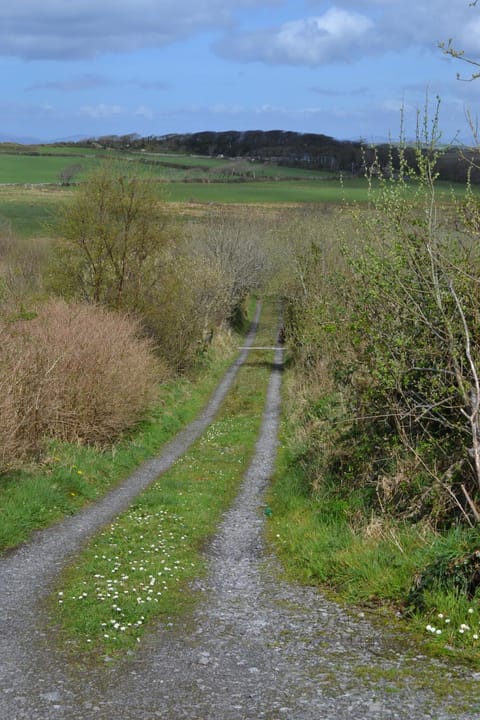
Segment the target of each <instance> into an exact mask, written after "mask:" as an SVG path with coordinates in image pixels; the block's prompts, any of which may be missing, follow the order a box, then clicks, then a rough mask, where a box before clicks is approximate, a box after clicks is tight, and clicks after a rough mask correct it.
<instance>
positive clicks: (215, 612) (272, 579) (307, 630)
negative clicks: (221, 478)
mask: <svg viewBox="0 0 480 720" xmlns="http://www.w3.org/2000/svg"><path fill="white" fill-rule="evenodd" d="M251 340H252V336H251V337H250V342H251ZM242 359H244V358H242V357H241V358H240V360H239V362H241V361H242ZM232 372H234V370H233V371H232ZM280 382H281V352H280V351H278V352H277V353H276V357H275V364H274V366H273V368H272V375H271V379H270V384H269V389H268V397H267V401H266V407H265V415H264V419H263V425H262V430H261V433H260V436H259V439H258V442H257V446H256V453H255V456H254V459H253V461H252V464H251V466H250V469H249V471H248V472H247V474H246V476H245V480H244V484H243V486H242V490H241V492H240V494H239V496H238V498H237V500H236V502H235V504H234V506H233V507H232V509H231V510H230V511H229V512H228V513H226V515H225V516H224V521H223V523H222V525H221V527H220V529H219V532H218V534H217V536H216V538H215V539H214V541H213V542H212V544H211V546H210V548H209V549H208V551H207V552H208V558H209V562H210V566H209V567H210V570H209V573H208V576H207V577H206V579H205V580H202V581H201V582H197V584H196V586H195V589H196V591H197V592H198V593H199V594H200V596H201V598H200V601H199V603H198V604H197V608H196V610H195V611H194V612H193V613H192V615H191V616H189V617H187V618H186V619H185V620H184V621H182V623H181V624H176V625H171V626H158V627H157V628H155V629H154V630H153V631H152V632H151V633H150V635H149V636H147V638H146V639H144V641H143V643H142V645H141V647H140V648H139V650H138V652H137V653H135V654H132V655H130V656H129V657H127V658H126V659H125V660H124V661H122V662H121V663H108V662H106V663H105V664H104V666H102V667H96V668H90V669H89V668H85V667H84V666H82V664H81V663H80V662H79V663H78V665H76V664H75V663H74V662H73V663H72V660H71V659H70V660H67V658H66V657H62V656H61V654H59V653H58V652H57V651H56V650H55V649H53V648H52V647H50V643H49V636H48V631H47V630H46V628H45V627H42V623H41V621H42V613H41V610H40V609H39V603H41V598H42V596H43V595H44V594H45V593H46V592H47V591H48V587H49V583H50V582H51V579H52V578H53V577H54V576H55V573H56V571H57V570H58V568H60V567H61V566H62V564H63V563H64V562H65V557H66V556H67V555H68V554H71V553H72V552H73V551H74V550H75V549H76V548H78V546H79V544H80V543H81V542H82V540H83V539H84V538H85V537H87V535H88V534H90V533H91V532H92V530H93V529H95V527H97V526H98V525H101V524H103V523H104V522H106V521H107V520H108V519H109V516H108V511H109V509H110V508H111V502H112V496H110V498H109V500H108V501H106V503H103V504H102V503H100V504H99V505H98V506H96V508H97V507H100V508H102V507H103V510H100V511H98V510H95V512H99V515H98V516H97V515H94V520H93V521H92V520H91V519H90V515H89V513H91V512H92V509H91V510H89V511H88V512H86V513H84V514H83V515H82V516H79V517H78V518H74V519H72V520H71V521H69V522H68V523H64V524H63V525H62V526H57V527H56V528H55V529H52V530H51V531H47V532H45V533H42V534H41V535H39V537H38V538H37V539H36V540H34V541H33V542H32V543H30V544H29V545H27V546H25V547H23V548H21V549H20V550H19V551H17V552H16V553H14V554H12V555H10V556H9V557H7V558H6V559H4V560H3V561H2V563H0V587H1V598H2V599H1V607H0V622H1V624H2V628H1V636H0V719H1V720H7V719H8V720H55V719H57V718H58V719H59V720H154V719H155V718H165V720H183V719H184V720H259V719H260V718H265V719H266V720H282V719H285V720H320V719H328V720H347V718H348V719H349V720H350V719H351V720H353V719H358V720H362V719H363V718H368V719H370V718H378V719H381V720H387V719H390V718H392V719H393V718H399V719H400V718H401V719H405V720H407V718H408V720H421V719H422V720H423V719H424V718H435V719H436V720H446V719H447V718H448V719H450V718H459V719H464V720H466V719H467V718H468V719H473V718H478V717H480V674H479V675H476V674H475V673H472V672H469V671H467V670H465V671H463V673H462V671H458V672H457V671H454V670H452V669H451V668H449V667H448V666H447V665H445V664H443V663H441V662H440V661H435V660H431V659H427V658H426V657H424V656H422V655H421V653H420V651H419V650H418V649H417V650H416V649H415V647H414V646H413V645H409V644H408V643H407V642H406V641H404V640H402V638H401V637H400V636H399V634H398V630H397V631H395V630H389V629H388V628H382V629H381V630H379V626H378V625H372V624H371V623H370V622H369V621H368V620H367V619H366V618H364V617H360V614H358V613H357V614H348V613H346V612H345V611H344V610H342V609H341V608H340V607H339V606H338V605H336V604H334V603H332V602H330V601H328V600H326V599H325V598H323V597H322V596H321V595H320V594H319V593H318V592H317V591H316V590H315V589H314V588H301V587H297V586H295V585H292V584H290V583H287V582H284V581H283V580H281V579H280V578H279V574H278V567H277V563H276V560H275V558H273V557H271V556H270V555H269V553H268V551H267V549H266V548H265V546H264V543H263V523H264V522H265V517H264V515H263V512H262V508H263V504H264V499H263V495H264V491H265V489H266V486H267V483H268V480H269V477H270V475H271V471H272V465H273V461H274V457H275V451H276V442H277V441H276V437H277V426H278V418H279V402H280V401H279V398H280ZM227 384H228V383H227ZM225 392H226V391H225ZM220 402H221V400H220ZM208 412H213V414H215V412H216V411H215V410H213V409H212V407H210V409H209V410H208V411H207V415H208ZM204 419H205V418H204ZM208 422H209V420H208V419H207V420H206V423H207V424H208ZM196 431H198V433H200V432H201V431H202V430H200V429H198V428H197V430H196ZM196 431H195V432H196ZM176 442H178V440H177V441H176ZM190 442H191V440H190ZM175 447H176V450H175V449H167V455H169V454H170V453H171V454H172V456H173V455H175V454H176V452H179V454H181V452H184V450H180V451H179V449H178V446H176V445H175V442H174V443H173V444H172V448H175ZM162 457H163V455H162ZM158 462H159V461H157V463H158ZM163 469H165V468H163V467H161V468H160V469H159V467H158V465H156V466H155V465H154V466H152V467H150V469H148V468H147V469H145V468H144V469H143V470H141V471H139V473H137V475H140V478H138V479H137V480H135V481H134V483H133V485H134V487H135V492H138V491H139V490H140V489H141V487H142V486H143V485H144V484H148V481H146V480H145V478H143V480H142V474H143V473H149V472H155V473H156V474H158V473H159V472H162V471H163ZM135 477H136V476H134V478H135ZM125 492H126V491H125ZM135 492H134V490H133V489H132V488H130V489H129V491H128V493H127V492H126V495H125V496H121V498H120V499H119V500H118V505H115V507H114V508H113V509H112V514H116V513H118V512H119V510H120V509H122V508H123V507H124V506H125V504H128V501H129V499H130V498H131V496H133V494H135ZM130 493H131V495H130ZM127 496H128V497H127ZM91 522H93V526H92V525H91V524H90V523H91ZM46 558H48V560H47V559H46ZM40 607H41V605H40ZM462 674H464V675H465V676H466V677H469V678H471V680H472V685H471V697H462V696H458V695H456V687H455V678H456V677H458V676H461V675H462ZM431 687H437V688H438V687H440V688H441V689H442V690H443V691H444V696H443V699H442V700H439V699H436V696H435V694H433V693H432V691H431V689H430V688H431Z"/></svg>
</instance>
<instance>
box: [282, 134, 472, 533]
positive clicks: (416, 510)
mask: <svg viewBox="0 0 480 720" xmlns="http://www.w3.org/2000/svg"><path fill="white" fill-rule="evenodd" d="M429 132H431V135H429V134H428V133H429ZM436 142H437V126H436V124H435V122H434V123H433V124H432V128H431V130H430V128H425V129H424V130H423V134H422V135H421V141H419V144H418V149H417V157H416V163H415V167H414V168H412V167H411V166H410V165H408V164H407V163H406V160H405V156H404V155H402V152H401V148H400V150H399V152H400V172H399V173H395V172H393V171H390V172H388V173H386V174H385V173H383V172H382V173H380V190H379V192H378V191H377V192H376V193H375V194H372V204H371V208H370V210H369V211H363V210H359V211H358V212H357V213H356V222H355V225H354V228H353V232H351V233H349V236H348V237H347V234H346V233H345V234H344V235H343V239H339V240H338V241H337V248H338V245H339V244H340V243H343V249H342V251H341V252H337V258H338V261H337V262H335V260H334V259H333V260H332V258H331V257H329V254H330V256H331V252H330V250H329V246H328V243H326V242H325V241H323V240H320V241H317V242H314V243H313V245H312V248H311V250H310V252H309V253H308V256H307V260H306V261H303V263H302V267H303V268H304V272H303V273H302V274H301V275H299V277H298V289H299V291H298V293H297V295H296V296H291V300H290V301H289V302H288V305H287V329H288V332H289V334H290V338H291V341H292V342H293V344H294V346H295V347H296V348H297V350H296V353H297V357H298V359H299V361H300V362H301V363H302V364H303V366H304V368H305V372H306V373H308V371H309V367H312V366H315V365H316V364H318V363H319V362H321V365H322V369H323V372H324V374H325V375H326V376H327V377H328V378H329V383H330V384H331V387H332V388H333V390H334V392H335V393H337V395H338V397H339V398H340V397H342V398H343V400H342V401H341V402H342V407H343V408H344V413H343V417H342V418H341V425H342V429H341V431H340V432H339V433H338V435H339V438H338V439H339V441H340V442H339V447H341V454H343V458H342V459H341V462H340V463H339V455H340V450H337V451H336V453H333V455H332V456H331V462H330V470H333V469H335V470H336V473H337V475H339V478H340V480H339V482H340V485H341V484H342V483H343V482H344V480H343V479H342V478H344V479H345V480H348V482H350V483H351V482H353V483H354V484H355V485H360V486H363V487H365V489H366V490H367V489H369V488H370V489H373V490H374V492H373V494H372V498H373V504H374V507H375V509H380V510H382V511H384V512H386V511H390V512H392V513H393V514H398V513H401V514H402V515H404V516H405V517H410V518H411V519H417V520H418V519H421V518H422V517H425V516H429V517H430V519H431V520H432V522H434V523H437V524H439V525H443V524H446V525H448V524H449V523H450V522H452V520H453V519H454V518H455V519H456V518H458V517H459V518H460V519H462V520H463V521H467V522H470V523H473V522H476V521H477V519H478V510H477V503H478V502H479V499H480V472H479V470H480V465H479V447H478V441H479V428H478V421H479V404H478V400H477V398H478V397H479V392H478V390H479V388H478V370H477V368H478V362H479V360H480V357H479V352H480V348H479V346H478V344H477V338H478V337H479V331H480V327H479V320H480V316H479V315H478V309H477V299H478V282H477V277H478V272H479V270H480V255H479V253H478V245H477V243H476V242H474V239H475V235H474V233H472V223H474V222H476V217H477V213H478V210H477V203H476V201H475V200H474V197H473V196H472V195H471V194H470V193H469V192H467V196H466V199H465V201H464V202H463V203H459V204H458V212H457V215H456V217H455V218H452V217H451V215H450V216H449V214H448V212H447V210H446V209H445V208H443V207H441V206H440V205H439V204H438V202H437V200H436V195H435V180H436V177H437V175H436V161H437V157H438V151H437V149H436ZM372 170H374V171H375V172H376V174H377V176H378V174H379V171H378V165H375V164H374V165H373V166H372ZM337 236H338V233H337ZM298 298H300V299H298Z"/></svg>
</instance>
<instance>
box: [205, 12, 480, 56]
mask: <svg viewBox="0 0 480 720" xmlns="http://www.w3.org/2000/svg"><path fill="white" fill-rule="evenodd" d="M306 5H307V6H308V8H309V10H310V11H311V10H314V9H316V8H317V7H318V8H319V9H320V10H322V11H324V12H323V14H313V13H311V14H310V16H307V17H303V18H300V19H298V20H290V21H287V22H284V23H281V24H278V25H276V26H272V27H268V28H263V29H253V30H245V31H241V32H240V31H238V32H235V31H232V33H231V36H229V37H224V38H223V39H222V41H221V42H219V43H217V45H216V48H217V51H218V53H219V54H220V55H222V56H223V57H227V58H230V59H235V60H238V61H241V62H254V61H257V62H266V63H272V64H291V65H298V64H303V65H310V66H316V65H323V64H328V63H333V62H344V63H350V62H355V61H357V60H358V59H360V58H362V57H365V56H374V55H382V54H385V53H388V52H403V51H405V50H407V49H409V48H412V47H415V48H421V49H424V50H427V51H430V52H435V53H439V52H440V51H439V48H438V44H439V43H440V42H442V41H445V42H448V39H449V38H450V37H452V38H453V39H454V44H455V46H456V47H459V48H461V49H463V50H465V51H466V52H467V53H471V54H474V55H476V56H479V55H480V5H479V6H478V7H472V6H471V4H469V2H468V0H456V1H455V2H452V0H334V2H332V4H331V6H330V7H329V8H328V9H327V10H325V1H324V0H316V1H315V0H306Z"/></svg>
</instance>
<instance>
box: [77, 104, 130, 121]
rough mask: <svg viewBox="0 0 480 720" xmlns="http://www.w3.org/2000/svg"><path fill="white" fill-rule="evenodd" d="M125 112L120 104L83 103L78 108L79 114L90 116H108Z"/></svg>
mask: <svg viewBox="0 0 480 720" xmlns="http://www.w3.org/2000/svg"><path fill="white" fill-rule="evenodd" d="M125 112H126V110H125V108H123V107H122V106H121V105H105V104H103V103H100V104H99V105H83V106H82V107H81V108H80V115H85V116H87V117H90V118H109V117H113V116H115V115H123V114H124V113H125Z"/></svg>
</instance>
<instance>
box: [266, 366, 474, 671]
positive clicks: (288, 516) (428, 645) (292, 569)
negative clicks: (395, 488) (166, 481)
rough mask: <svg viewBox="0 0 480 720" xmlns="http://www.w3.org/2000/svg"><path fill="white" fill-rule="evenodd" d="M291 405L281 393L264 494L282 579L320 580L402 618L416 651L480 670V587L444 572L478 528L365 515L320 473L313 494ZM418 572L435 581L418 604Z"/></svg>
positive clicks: (328, 589)
mask: <svg viewBox="0 0 480 720" xmlns="http://www.w3.org/2000/svg"><path fill="white" fill-rule="evenodd" d="M287 372H288V371H287ZM288 384H289V383H288V380H287V382H286V383H285V386H284V387H287V388H288ZM286 392H288V390H286ZM291 403H292V399H291V398H285V402H284V408H286V410H285V413H284V418H283V421H282V426H281V448H280V451H279V455H278V461H277V469H276V476H275V481H274V483H273V485H272V488H271V490H270V494H269V497H268V502H269V505H270V507H271V508H272V518H271V521H270V522H269V525H268V534H269V538H270V541H271V542H272V543H273V545H274V546H275V547H276V550H277V552H278V554H279V556H280V558H281V561H282V565H283V567H284V570H285V573H286V575H287V577H289V578H290V579H292V580H296V581H299V582H303V583H305V584H311V585H318V586H319V587H320V588H321V589H322V591H324V592H325V593H326V594H328V595H329V596H331V597H333V598H334V599H336V600H339V601H340V602H342V603H345V604H347V605H352V606H357V607H358V606H361V607H364V608H370V609H372V610H373V611H374V612H373V620H374V621H375V616H376V617H377V619H378V620H379V621H380V622H382V623H383V622H385V621H387V622H388V618H390V619H391V621H392V622H393V620H394V619H395V625H396V628H397V630H398V622H399V624H400V628H401V632H408V633H409V635H410V636H411V637H412V638H415V639H416V641H417V642H418V645H419V649H420V648H421V650H422V652H425V653H427V654H429V655H431V656H435V657H451V658H454V659H455V660H456V661H459V662H461V663H465V664H468V665H471V666H472V667H474V668H480V596H479V595H480V594H479V593H478V592H477V593H476V594H474V595H473V597H472V596H468V594H467V593H465V591H464V589H462V587H460V586H457V587H455V586H454V585H453V586H452V585H451V584H450V585H449V586H447V585H446V584H445V583H444V582H443V580H442V578H443V577H444V576H445V573H444V572H443V571H444V566H447V567H448V566H449V565H448V564H449V563H450V564H451V563H452V558H455V559H457V558H459V557H460V559H462V557H464V558H465V562H467V559H468V561H469V562H470V559H471V556H472V548H474V547H479V548H480V534H479V532H478V530H477V529H476V528H473V529H460V528H455V529H454V530H451V531H449V532H448V533H440V532H439V531H436V530H434V529H433V528H431V527H428V526H426V525H415V524H413V523H408V522H401V521H399V520H395V519H393V518H388V517H369V518H366V517H365V515H364V514H363V513H362V498H361V497H360V496H359V493H358V491H356V490H355V489H354V488H352V490H351V492H350V493H345V491H344V490H342V491H340V492H339V490H338V482H337V486H336V484H335V478H323V482H321V483H319V487H318V490H317V491H315V492H313V491H312V489H311V482H310V479H309V470H308V465H306V464H305V462H304V457H302V448H299V447H298V446H296V445H295V442H296V441H295V440H294V436H295V430H294V428H293V427H292V421H291V419H290V411H289V409H288V408H289V406H290V409H291ZM297 420H298V418H297ZM297 435H298V433H297ZM462 554H463V555H462ZM479 555H480V553H479ZM438 558H441V559H442V560H443V566H442V567H439V561H438ZM455 562H457V560H455ZM452 567H453V571H452V579H453V582H455V581H456V579H457V578H460V577H461V575H460V573H461V571H462V568H458V574H457V577H456V576H455V575H454V574H453V572H454V571H455V568H456V567H457V566H456V565H453V566H452ZM425 569H427V570H425ZM427 571H428V572H427ZM440 571H442V572H443V574H440ZM420 573H422V576H423V577H424V578H426V579H428V580H430V579H431V582H429V583H428V584H426V586H425V589H424V591H422V594H421V598H420V602H418V603H416V604H415V603H412V588H414V587H415V582H416V581H417V580H418V578H419V576H420ZM436 574H438V579H437V575H436ZM398 618H399V620H398Z"/></svg>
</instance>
